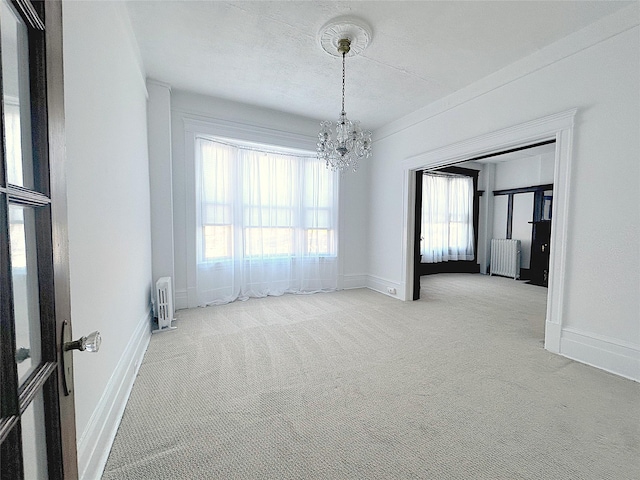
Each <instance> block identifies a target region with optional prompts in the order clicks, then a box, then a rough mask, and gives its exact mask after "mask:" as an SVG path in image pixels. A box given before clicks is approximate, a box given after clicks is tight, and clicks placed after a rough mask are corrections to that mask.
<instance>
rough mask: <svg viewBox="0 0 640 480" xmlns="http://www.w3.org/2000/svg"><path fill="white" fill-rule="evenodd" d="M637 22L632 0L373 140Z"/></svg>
mask: <svg viewBox="0 0 640 480" xmlns="http://www.w3.org/2000/svg"><path fill="white" fill-rule="evenodd" d="M639 24H640V3H634V4H632V5H630V6H629V7H626V8H623V9H621V10H619V11H617V12H615V13H613V14H612V15H609V16H607V17H604V18H602V19H600V20H598V21H597V22H594V23H592V24H591V25H588V26H586V27H584V28H583V29H581V30H578V31H577V32H574V33H572V34H570V35H568V36H566V37H564V38H562V39H560V40H558V41H557V42H555V43H552V44H550V45H547V46H546V47H544V48H541V49H540V50H538V51H536V52H535V53H533V54H531V55H529V56H527V57H524V58H522V59H521V60H518V61H516V62H514V63H512V64H510V65H507V66H506V67H504V68H502V69H500V70H498V71H496V72H494V73H492V74H490V75H488V76H486V77H484V78H482V79H480V80H478V81H477V82H474V83H472V84H471V85H469V86H467V87H464V88H462V89H460V90H458V91H456V92H454V93H452V94H451V95H448V96H446V97H444V98H441V99H439V100H436V101H435V102H432V103H430V104H428V105H426V106H424V107H422V108H420V109H419V110H416V111H414V112H413V113H410V114H408V115H405V116H404V117H402V118H399V119H398V120H395V121H393V122H391V123H389V124H387V125H385V126H384V127H382V128H379V129H377V130H376V138H375V139H374V143H376V142H379V141H381V140H383V139H385V138H386V137H389V136H391V135H395V134H396V133H400V132H402V131H403V130H406V129H408V128H411V127H413V126H415V125H417V124H419V123H421V122H424V121H426V120H429V119H430V118H433V117H435V116H437V115H440V114H442V113H444V112H446V111H448V110H452V109H454V108H456V107H459V106H460V105H463V104H465V103H467V102H470V101H472V100H473V99H475V98H478V97H481V96H483V95H486V94H487V93H489V92H492V91H493V90H497V89H499V88H501V87H503V86H505V85H508V84H509V83H512V82H514V81H517V80H519V79H521V78H523V77H526V76H527V75H529V74H531V73H533V72H536V71H538V70H542V69H544V68H546V67H548V66H550V65H553V64H554V63H557V62H559V61H561V60H563V59H565V58H568V57H571V56H573V55H575V54H577V53H579V52H581V51H583V50H586V49H587V48H590V47H592V46H594V45H597V44H599V43H601V42H604V41H606V40H608V39H610V38H612V37H615V36H617V35H620V34H622V33H624V32H626V31H628V30H630V29H632V28H637V27H638V25H639Z"/></svg>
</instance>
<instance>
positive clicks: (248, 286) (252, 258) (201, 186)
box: [196, 138, 338, 305]
mask: <svg viewBox="0 0 640 480" xmlns="http://www.w3.org/2000/svg"><path fill="white" fill-rule="evenodd" d="M267 148H269V147H264V148H263V149H260V148H258V147H255V146H245V145H232V144H229V143H223V142H221V141H215V140H212V139H207V138H197V139H196V197H197V198H196V229H197V232H196V242H197V248H196V251H197V255H196V258H197V269H196V271H197V277H196V281H197V284H196V290H197V296H198V304H199V305H214V304H223V303H228V302H232V301H234V300H236V299H240V300H246V299H248V298H249V297H264V296H267V295H282V294H284V293H314V292H320V291H330V290H335V289H336V287H337V279H338V261H337V236H338V229H337V226H338V176H337V174H336V173H335V172H331V171H330V170H328V169H326V168H325V165H324V164H323V163H322V162H319V161H318V160H317V158H316V157H315V155H314V154H302V155H299V154H297V153H296V154H293V153H290V152H289V153H278V152H275V151H270V150H268V149H267Z"/></svg>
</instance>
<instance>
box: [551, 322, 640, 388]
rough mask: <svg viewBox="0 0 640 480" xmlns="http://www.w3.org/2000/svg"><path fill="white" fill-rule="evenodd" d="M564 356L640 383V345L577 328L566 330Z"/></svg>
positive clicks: (562, 346)
mask: <svg viewBox="0 0 640 480" xmlns="http://www.w3.org/2000/svg"><path fill="white" fill-rule="evenodd" d="M560 355H563V356H565V357H568V358H571V359H572V360H576V361H578V362H581V363H586V364H587V365H591V366H593V367H596V368H600V369H602V370H606V371H607V372H611V373H614V374H616V375H620V376H622V377H625V378H629V379H631V380H635V381H636V382H640V346H638V345H633V344H631V343H629V342H624V341H622V340H618V339H613V338H609V337H604V336H601V335H595V334H592V333H589V332H583V331H580V330H576V329H573V328H563V329H562V338H561V339H560Z"/></svg>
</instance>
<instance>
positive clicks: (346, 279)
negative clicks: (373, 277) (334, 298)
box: [342, 273, 367, 290]
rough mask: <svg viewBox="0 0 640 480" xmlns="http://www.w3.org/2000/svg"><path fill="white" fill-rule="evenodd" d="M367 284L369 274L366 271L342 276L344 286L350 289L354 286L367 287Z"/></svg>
mask: <svg viewBox="0 0 640 480" xmlns="http://www.w3.org/2000/svg"><path fill="white" fill-rule="evenodd" d="M366 286H367V275H366V274H364V273H361V274H355V275H343V276H342V288H343V289H345V290H350V289H353V288H365V287H366Z"/></svg>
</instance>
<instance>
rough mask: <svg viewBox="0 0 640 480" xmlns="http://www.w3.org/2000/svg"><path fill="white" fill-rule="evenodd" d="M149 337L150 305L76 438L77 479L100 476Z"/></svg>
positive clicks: (89, 479) (93, 478)
mask: <svg viewBox="0 0 640 480" xmlns="http://www.w3.org/2000/svg"><path fill="white" fill-rule="evenodd" d="M150 339H151V306H149V309H148V310H147V312H146V314H145V315H143V316H142V318H140V320H139V321H138V325H137V327H136V329H135V331H134V333H133V335H132V336H131V339H130V340H129V343H128V344H127V346H126V348H125V351H124V353H123V355H122V357H121V359H120V361H119V362H118V365H117V366H116V368H115V370H114V372H113V374H112V375H111V378H110V379H109V383H108V384H107V388H106V389H105V391H104V394H103V395H102V398H101V399H100V402H98V406H97V407H96V409H95V410H94V412H93V415H91V419H90V420H89V423H88V425H87V428H86V429H85V431H84V433H83V434H82V437H81V438H80V439H79V440H78V474H79V477H80V479H81V480H82V479H85V480H95V479H97V478H100V477H101V476H102V472H103V470H104V467H105V465H106V463H107V459H108V458H109V452H110V451H111V445H112V444H113V440H114V438H115V436H116V432H117V431H118V426H119V425H120V420H121V419H122V415H123V413H124V408H125V406H126V405H127V400H128V399H129V394H130V393H131V389H132V388H133V382H134V381H135V378H136V375H137V374H138V369H139V368H140V364H141V363H142V358H143V357H144V353H145V351H146V350H147V346H148V345H149V340H150Z"/></svg>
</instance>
